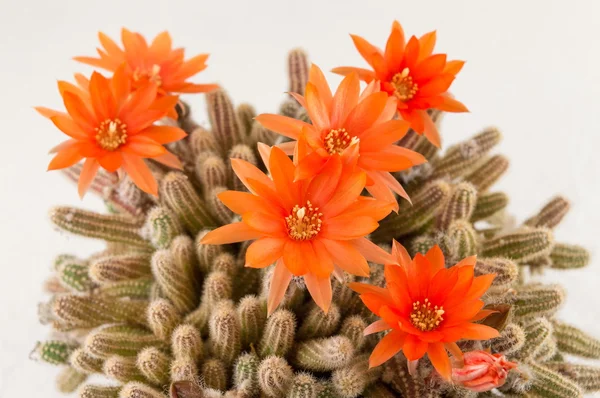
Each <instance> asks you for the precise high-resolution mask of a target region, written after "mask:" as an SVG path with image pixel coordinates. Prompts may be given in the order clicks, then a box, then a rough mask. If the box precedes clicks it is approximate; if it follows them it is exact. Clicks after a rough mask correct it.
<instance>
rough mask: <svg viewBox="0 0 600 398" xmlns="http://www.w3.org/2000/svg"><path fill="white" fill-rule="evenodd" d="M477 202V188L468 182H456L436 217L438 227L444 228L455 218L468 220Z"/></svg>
mask: <svg viewBox="0 0 600 398" xmlns="http://www.w3.org/2000/svg"><path fill="white" fill-rule="evenodd" d="M476 203H477V190H476V189H475V187H474V186H473V185H471V184H469V183H468V182H461V183H459V184H457V185H456V186H455V187H454V189H453V191H452V194H451V195H450V198H449V199H448V201H447V202H446V205H445V206H444V208H443V210H442V211H441V213H440V214H439V215H438V217H437V222H436V226H437V228H438V229H441V230H446V229H448V228H449V227H450V225H451V224H452V223H453V222H454V221H456V220H465V221H468V220H469V219H470V218H471V216H472V215H473V211H474V210H475V205H476Z"/></svg>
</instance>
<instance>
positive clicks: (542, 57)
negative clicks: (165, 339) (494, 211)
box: [0, 0, 600, 398]
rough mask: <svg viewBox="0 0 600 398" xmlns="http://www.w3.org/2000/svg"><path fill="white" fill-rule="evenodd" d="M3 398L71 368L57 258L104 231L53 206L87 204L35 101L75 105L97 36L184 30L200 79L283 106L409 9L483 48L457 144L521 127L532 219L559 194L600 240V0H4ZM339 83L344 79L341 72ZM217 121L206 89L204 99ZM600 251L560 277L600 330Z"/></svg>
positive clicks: (452, 39) (462, 43) (468, 54)
mask: <svg viewBox="0 0 600 398" xmlns="http://www.w3.org/2000/svg"><path fill="white" fill-rule="evenodd" d="M0 1H1V7H0V60H1V61H0V72H1V73H0V143H1V144H0V154H1V157H0V162H1V163H0V182H1V185H0V203H1V207H0V267H1V271H2V272H1V273H0V295H1V296H0V365H1V366H0V397H2V398H9V397H10V398H13V397H19V398H21V397H22V398H29V397H55V396H59V395H58V394H56V393H55V392H54V391H53V377H54V374H55V370H54V369H52V368H51V367H50V366H45V365H43V364H36V363H33V362H32V361H30V360H28V354H29V352H30V350H31V348H32V347H33V346H34V343H35V341H36V340H39V339H43V338H44V336H45V333H46V330H45V329H44V328H43V327H41V326H39V325H38V322H37V315H36V304H37V302H38V301H39V300H40V299H41V297H42V296H41V292H40V286H41V283H42V281H43V279H44V278H45V277H46V276H47V275H48V273H49V268H50V263H51V261H52V259H53V257H54V256H55V255H56V254H59V253H62V252H74V253H76V254H80V255H85V254H86V253H89V252H91V251H92V250H94V249H96V248H97V247H98V245H97V243H94V242H88V241H84V240H79V239H74V238H72V237H68V236H66V235H63V234H60V233H57V232H56V231H54V230H53V229H52V227H51V226H50V224H49V222H48V221H47V217H46V213H47V209H48V208H49V207H50V206H52V205H56V204H71V205H75V206H84V207H87V208H95V209H100V208H101V205H100V202H99V201H98V200H96V199H94V198H92V197H88V198H86V199H85V200H84V201H83V202H81V201H80V200H79V199H78V197H77V193H76V189H75V188H74V187H73V186H72V185H70V183H69V182H67V181H66V180H64V179H63V178H62V176H61V175H60V174H59V173H58V172H53V173H46V172H45V169H46V166H47V162H48V161H49V157H48V155H47V154H46V153H47V151H48V149H49V148H51V147H52V146H54V145H55V144H57V143H58V142H59V141H61V140H62V139H63V138H64V137H63V136H61V134H60V133H59V132H58V130H56V129H55V128H54V127H53V126H52V125H51V124H50V123H49V122H48V121H46V120H44V119H43V118H42V117H40V116H38V115H37V114H36V113H35V112H34V111H33V109H32V106H34V105H45V106H50V107H55V108H57V107H60V105H61V104H60V99H59V95H58V92H57V90H56V85H55V82H56V80H57V79H70V77H71V75H72V73H73V72H76V71H84V72H86V73H88V72H89V71H90V69H89V68H87V67H85V66H82V65H78V64H77V63H75V62H74V61H71V60H70V58H71V57H72V56H75V55H93V53H94V48H95V46H96V45H97V44H98V43H97V38H96V33H97V31H98V30H103V31H104V32H106V33H108V34H109V35H111V36H112V37H115V36H117V35H118V33H119V29H120V27H121V26H126V27H128V28H130V29H133V30H138V31H140V32H142V33H143V34H145V35H146V36H147V37H153V35H155V34H156V33H158V32H160V31H161V30H165V29H168V30H169V31H170V32H171V33H172V36H173V37H174V41H175V44H176V45H178V46H185V47H187V51H188V54H190V55H194V54H197V53H200V52H210V53H211V54H212V56H211V58H210V60H209V64H210V66H209V68H208V70H207V71H206V72H203V73H202V74H201V75H199V76H198V77H197V81H199V82H209V81H217V82H219V83H220V84H222V85H223V86H224V87H225V88H227V89H228V90H229V92H230V94H231V95H232V96H233V97H234V98H235V100H236V101H238V102H239V101H251V102H252V103H253V104H255V105H256V107H257V109H258V110H259V111H261V112H268V111H274V110H275V109H276V106H277V105H278V104H279V102H280V100H281V99H282V98H283V92H284V91H285V90H287V86H286V74H285V73H286V72H285V56H286V53H287V51H288V50H289V49H290V48H292V47H296V46H300V47H303V48H305V49H307V50H308V51H309V53H310V55H311V59H312V61H313V62H315V63H317V64H318V65H320V66H321V67H322V68H323V69H324V70H329V69H331V68H332V67H334V66H339V65H355V66H362V65H364V64H363V63H362V60H361V59H360V57H359V55H358V54H357V52H356V51H355V49H354V48H353V46H352V42H351V40H350V38H349V37H348V33H357V34H360V35H362V36H364V37H366V38H367V39H369V40H371V41H373V42H375V43H377V44H378V45H381V46H383V45H384V40H385V39H386V38H387V35H388V32H389V29H390V26H391V23H392V20H393V19H398V20H400V22H401V23H402V24H403V25H404V27H405V31H406V32H407V33H408V34H413V33H414V34H418V35H420V34H423V33H425V32H427V31H430V30H433V29H437V30H438V38H439V39H438V46H437V47H436V50H438V51H440V52H446V53H448V54H449V55H450V58H454V59H464V60H467V61H468V62H467V64H466V66H465V68H464V69H463V71H462V72H461V73H460V74H459V75H458V78H457V80H456V82H455V84H454V86H453V89H452V90H453V92H454V94H455V95H456V96H457V98H458V99H460V100H461V101H463V102H464V103H465V104H466V105H467V106H468V107H469V108H470V110H471V113H470V114H450V115H447V116H446V118H445V119H444V123H443V128H442V130H443V131H442V133H443V137H444V140H445V145H446V146H447V145H448V144H450V143H453V142H456V141H458V140H461V139H464V138H466V137H468V136H469V135H471V134H473V133H475V132H477V131H478V130H480V129H481V128H483V127H485V126H488V125H496V126H498V127H499V128H500V129H501V131H503V132H504V134H505V140H504V141H503V143H502V144H501V147H500V150H501V151H502V152H503V153H506V154H508V155H509V156H510V158H511V162H512V164H511V168H510V172H509V173H508V174H507V175H506V176H505V177H504V178H503V180H502V182H501V183H500V187H501V188H502V189H504V190H506V191H507V192H509V193H510V196H511V209H512V212H513V213H514V214H516V215H517V216H518V217H519V219H521V220H522V219H523V218H525V217H526V216H527V215H529V214H530V213H532V212H534V211H535V210H537V209H538V207H539V206H541V205H542V204H543V203H544V202H545V200H546V199H547V198H549V197H550V196H552V195H554V194H557V193H562V194H565V195H567V196H568V197H569V198H571V199H572V201H573V203H574V206H573V210H572V212H571V214H570V215H569V216H568V218H567V219H566V221H565V222H564V223H563V225H562V226H561V228H560V229H559V230H558V232H557V234H556V236H557V238H558V239H559V240H563V241H567V242H572V243H579V244H582V245H584V246H586V247H588V248H589V249H590V250H591V251H592V252H593V253H597V252H598V250H599V249H600V243H599V241H598V238H599V237H600V212H599V211H598V206H599V198H600V188H599V185H598V179H599V177H600V157H598V155H597V154H598V149H597V147H598V145H599V144H600V139H599V138H598V137H599V135H600V131H599V125H600V120H599V119H600V118H599V116H598V115H599V113H598V109H599V108H600V99H599V98H600V49H599V47H598V39H599V38H600V24H599V23H598V20H599V18H600V2H598V1H596V0H589V1H582V0H581V1H548V0H544V1H542V0H537V1H529V2H525V1H520V0H515V1H508V0H504V1H502V2H493V3H492V2H487V1H486V2H483V1H479V0H473V1H452V2H448V1H437V2H429V1H405V0H389V1H374V0H361V1H355V0H345V1H337V2H335V1H312V0H295V1H287V0H273V1H256V0H255V1H238V2H234V1H223V0H213V1H204V0H202V1H200V0H194V1H189V2H183V1H150V0H142V1H131V0H121V1H119V0H105V1H101V2H92V1H81V0H74V1H67V0H53V1H46V0H38V1H36V0H21V1H9V0H0ZM328 78H330V81H331V82H332V83H335V84H337V83H338V82H339V80H340V79H339V78H338V77H337V76H334V75H330V74H329V75H328ZM190 102H191V103H192V105H193V106H195V114H196V118H197V119H198V120H201V121H204V120H206V118H205V113H204V111H203V100H202V98H201V96H196V97H193V98H190ZM599 267H600V260H598V259H597V258H596V260H595V261H594V262H593V264H592V265H591V266H590V267H589V268H587V269H585V270H581V271H575V272H568V273H559V272H556V273H551V274H549V275H548V276H547V279H550V280H554V281H560V282H562V283H564V284H565V285H566V286H567V288H568V290H569V291H568V301H567V303H566V306H565V307H564V309H563V310H562V313H561V315H562V317H563V318H564V319H566V320H568V321H570V322H573V323H576V324H578V325H580V326H581V327H583V328H584V329H586V330H588V331H589V332H591V333H592V334H594V335H596V336H599V337H600V322H599V321H598V315H600V312H599V311H598V309H597V306H598V305H600V295H599V294H598V284H599V282H600V277H599V276H598V275H600V269H599Z"/></svg>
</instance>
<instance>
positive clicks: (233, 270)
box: [211, 253, 241, 277]
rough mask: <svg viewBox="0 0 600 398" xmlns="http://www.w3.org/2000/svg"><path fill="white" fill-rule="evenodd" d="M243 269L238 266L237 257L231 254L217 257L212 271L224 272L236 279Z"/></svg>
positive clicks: (222, 254)
mask: <svg viewBox="0 0 600 398" xmlns="http://www.w3.org/2000/svg"><path fill="white" fill-rule="evenodd" d="M240 268H241V267H240V266H239V265H238V264H237V262H236V259H235V257H234V256H233V254H231V253H221V254H219V255H217V256H216V257H215V258H214V260H213V262H212V264H211V270H212V271H217V272H224V273H226V274H227V275H230V276H232V277H234V276H235V275H236V274H237V273H238V271H239V269H240Z"/></svg>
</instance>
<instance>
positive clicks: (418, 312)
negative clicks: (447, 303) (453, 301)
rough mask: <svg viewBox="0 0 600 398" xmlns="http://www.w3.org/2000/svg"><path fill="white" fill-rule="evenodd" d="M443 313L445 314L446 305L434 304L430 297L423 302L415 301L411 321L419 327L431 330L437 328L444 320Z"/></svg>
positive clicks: (426, 330) (422, 329)
mask: <svg viewBox="0 0 600 398" xmlns="http://www.w3.org/2000/svg"><path fill="white" fill-rule="evenodd" d="M442 315H444V307H438V306H437V305H436V306H432V305H431V302H430V301H429V299H425V301H424V302H423V303H421V302H420V301H415V302H414V303H413V310H412V312H411V313H410V322H411V323H412V324H413V326H414V327H416V328H417V329H419V330H421V331H423V332H430V331H432V330H434V329H437V327H438V326H439V325H440V322H442V321H443V320H444V318H443V317H442Z"/></svg>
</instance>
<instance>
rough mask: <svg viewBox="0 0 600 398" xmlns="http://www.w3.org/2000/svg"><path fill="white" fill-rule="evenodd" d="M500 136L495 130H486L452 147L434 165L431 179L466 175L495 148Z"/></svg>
mask: <svg viewBox="0 0 600 398" xmlns="http://www.w3.org/2000/svg"><path fill="white" fill-rule="evenodd" d="M501 138H502V135H501V134H500V132H499V131H498V130H497V129H495V128H493V127H492V128H487V129H485V130H483V131H482V132H481V133H479V134H478V135H476V136H475V137H473V138H471V139H470V140H468V141H465V142H463V143H460V144H457V145H454V146H452V147H450V148H448V150H447V151H446V154H445V155H444V156H443V157H442V158H441V159H440V160H439V161H437V162H435V163H434V166H435V172H434V175H433V177H434V178H437V177H449V178H456V177H460V176H463V175H465V174H466V173H468V172H469V171H470V170H471V169H472V167H473V166H474V165H475V164H477V162H478V161H479V160H480V159H481V158H482V157H483V156H484V155H485V154H486V153H487V152H489V150H490V149H492V148H493V147H494V146H496V145H497V144H498V143H499V142H500V139H501Z"/></svg>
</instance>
